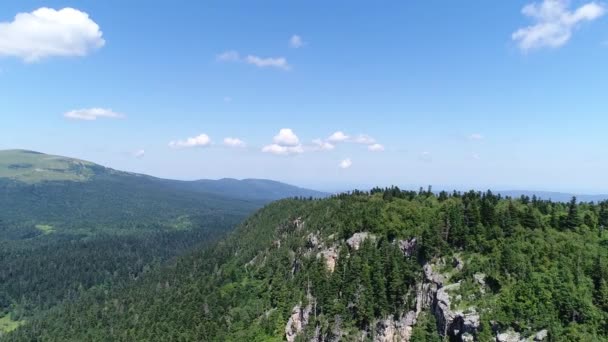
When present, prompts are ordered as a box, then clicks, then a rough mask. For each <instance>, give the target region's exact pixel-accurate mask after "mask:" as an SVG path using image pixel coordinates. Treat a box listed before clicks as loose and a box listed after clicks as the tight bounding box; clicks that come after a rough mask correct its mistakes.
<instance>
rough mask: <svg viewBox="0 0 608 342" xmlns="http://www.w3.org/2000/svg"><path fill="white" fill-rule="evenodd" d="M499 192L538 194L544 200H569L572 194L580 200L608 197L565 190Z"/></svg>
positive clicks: (515, 195)
mask: <svg viewBox="0 0 608 342" xmlns="http://www.w3.org/2000/svg"><path fill="white" fill-rule="evenodd" d="M497 192H498V193H499V194H501V195H503V196H509V197H513V198H515V197H520V196H522V195H525V196H528V197H532V196H533V195H536V197H538V198H541V199H544V200H552V201H554V202H568V201H570V200H571V199H572V196H576V200H577V201H579V202H600V201H604V200H607V199H608V194H600V195H585V194H571V193H565V192H553V191H530V190H506V191H497Z"/></svg>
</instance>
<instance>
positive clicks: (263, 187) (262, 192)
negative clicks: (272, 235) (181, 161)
mask: <svg viewBox="0 0 608 342" xmlns="http://www.w3.org/2000/svg"><path fill="white" fill-rule="evenodd" d="M187 186H190V187H192V188H194V189H197V190H200V191H204V192H208V193H215V194H222V195H227V196H230V197H235V198H243V199H249V200H264V201H274V200H278V199H282V198H290V197H313V198H323V197H327V196H329V194H328V193H324V192H320V191H315V190H310V189H304V188H300V187H296V186H293V185H289V184H285V183H281V182H277V181H272V180H267V179H243V180H238V179H233V178H223V179H219V180H210V179H202V180H197V181H193V182H188V184H187Z"/></svg>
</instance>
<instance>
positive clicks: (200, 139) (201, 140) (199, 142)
mask: <svg viewBox="0 0 608 342" xmlns="http://www.w3.org/2000/svg"><path fill="white" fill-rule="evenodd" d="M209 145H211V138H209V136H208V135H207V134H200V135H198V136H196V137H193V138H188V139H186V140H176V141H171V142H170V143H169V147H173V148H180V147H205V146H209Z"/></svg>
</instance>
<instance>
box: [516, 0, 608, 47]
mask: <svg viewBox="0 0 608 342" xmlns="http://www.w3.org/2000/svg"><path fill="white" fill-rule="evenodd" d="M567 7H568V1H567V0H544V1H543V2H542V3H531V4H528V5H526V6H524V7H523V9H522V10H521V12H522V14H523V15H525V16H526V17H529V18H531V19H532V20H533V21H534V24H533V25H530V26H527V27H523V28H520V29H518V30H517V31H515V32H513V34H512V35H511V38H512V39H513V40H514V41H516V42H517V44H518V46H519V48H520V49H521V50H522V51H529V50H532V49H537V48H542V47H549V48H558V47H560V46H563V45H564V44H566V43H567V42H568V41H569V40H570V38H571V37H572V32H573V30H574V29H576V27H577V26H578V25H579V24H580V23H581V22H584V21H593V20H595V19H597V18H599V17H601V16H602V15H604V14H605V13H606V9H605V7H604V6H603V5H602V4H599V3H597V2H589V3H587V4H584V5H582V6H580V7H579V8H577V9H576V10H574V11H570V10H569V9H568V8H567Z"/></svg>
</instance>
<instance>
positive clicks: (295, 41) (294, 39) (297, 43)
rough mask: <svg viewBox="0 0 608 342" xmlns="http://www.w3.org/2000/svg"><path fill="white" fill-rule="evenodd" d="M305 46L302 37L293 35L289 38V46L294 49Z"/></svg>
mask: <svg viewBox="0 0 608 342" xmlns="http://www.w3.org/2000/svg"><path fill="white" fill-rule="evenodd" d="M305 44H306V43H305V42H304V41H303V40H302V37H300V36H298V35H297V34H294V35H293V36H291V38H289V46H290V47H292V48H294V49H298V48H301V47H302V46H304V45H305Z"/></svg>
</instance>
